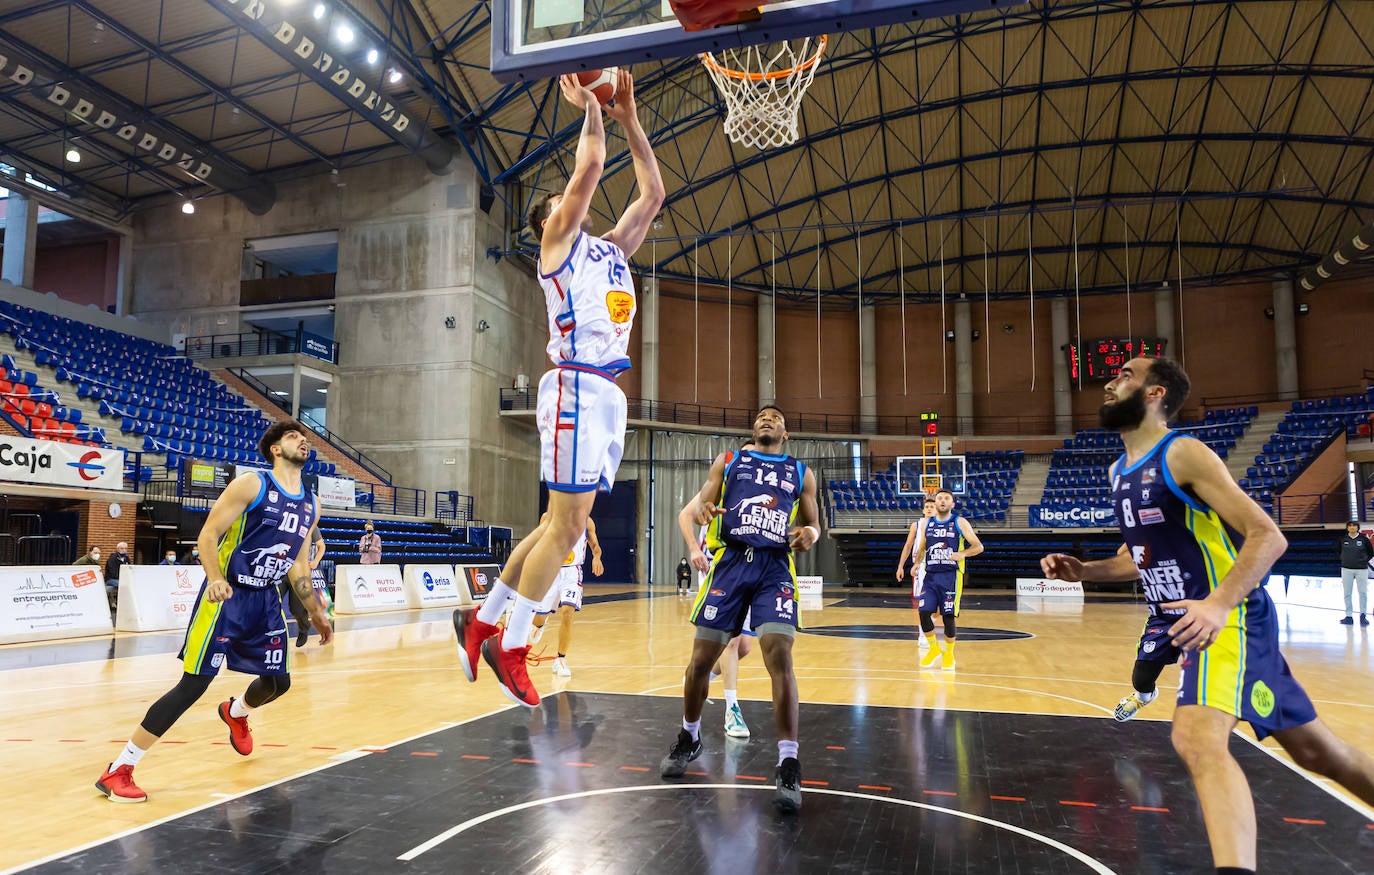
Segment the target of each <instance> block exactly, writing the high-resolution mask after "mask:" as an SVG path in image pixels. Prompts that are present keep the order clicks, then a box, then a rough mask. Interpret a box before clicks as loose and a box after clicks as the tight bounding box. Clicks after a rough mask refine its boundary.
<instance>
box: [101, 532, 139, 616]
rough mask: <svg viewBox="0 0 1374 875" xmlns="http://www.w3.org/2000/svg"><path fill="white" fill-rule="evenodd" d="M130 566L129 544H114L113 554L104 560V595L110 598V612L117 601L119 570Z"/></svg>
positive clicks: (125, 542)
mask: <svg viewBox="0 0 1374 875" xmlns="http://www.w3.org/2000/svg"><path fill="white" fill-rule="evenodd" d="M131 564H133V563H132V561H131V560H130V559H129V543H128V542H127V541H120V542H119V543H118V544H115V549H114V552H113V553H111V554H110V558H109V559H107V560H105V593H106V595H108V596H109V597H110V609H111V610H113V609H114V607H115V604H116V602H117V601H118V600H119V569H121V568H123V567H124V566H125V565H131Z"/></svg>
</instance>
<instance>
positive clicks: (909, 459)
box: [896, 456, 967, 498]
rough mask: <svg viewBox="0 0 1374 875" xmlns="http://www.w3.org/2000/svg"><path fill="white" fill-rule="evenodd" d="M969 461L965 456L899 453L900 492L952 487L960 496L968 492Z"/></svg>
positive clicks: (926, 492)
mask: <svg viewBox="0 0 1374 875" xmlns="http://www.w3.org/2000/svg"><path fill="white" fill-rule="evenodd" d="M966 469H967V465H966V463H965V457H963V456H898V457H897V489H896V492H897V494H898V495H933V494H935V492H936V491H937V490H940V489H948V490H949V491H950V492H951V493H953V494H954V496H955V497H956V498H957V497H959V496H961V495H963V494H964V492H965V491H966V489H965V485H966V483H965V481H966V479H967V478H966V474H967V470H966Z"/></svg>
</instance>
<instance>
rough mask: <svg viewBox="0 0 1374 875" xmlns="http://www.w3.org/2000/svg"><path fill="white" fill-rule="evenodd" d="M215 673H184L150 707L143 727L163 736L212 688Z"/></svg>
mask: <svg viewBox="0 0 1374 875" xmlns="http://www.w3.org/2000/svg"><path fill="white" fill-rule="evenodd" d="M212 680H214V675H198V674H182V676H181V680H180V681H178V682H177V685H176V686H175V687H172V688H171V689H170V690H168V691H167V692H166V693H164V694H163V696H162V698H161V699H158V700H157V701H156V702H154V703H153V704H152V706H151V707H149V708H148V713H147V714H146V715H144V717H143V723H142V724H141V725H142V727H143V728H144V729H145V730H147V731H148V732H150V733H152V734H153V735H155V736H157V737H158V738H161V737H162V736H163V735H164V734H166V732H167V730H169V729H171V728H172V724H173V723H175V722H177V721H178V720H180V719H181V715H182V714H185V713H186V711H187V709H189V708H190V707H191V706H192V705H194V704H195V703H196V700H198V699H199V698H200V697H201V696H203V695H205V691H206V690H208V689H209V688H210V681H212Z"/></svg>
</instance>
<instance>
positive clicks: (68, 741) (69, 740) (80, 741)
mask: <svg viewBox="0 0 1374 875" xmlns="http://www.w3.org/2000/svg"><path fill="white" fill-rule="evenodd" d="M58 741H60V742H62V743H63V744H85V743H86V739H84V738H59V739H58Z"/></svg>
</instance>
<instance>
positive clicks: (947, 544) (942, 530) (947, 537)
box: [925, 513, 964, 575]
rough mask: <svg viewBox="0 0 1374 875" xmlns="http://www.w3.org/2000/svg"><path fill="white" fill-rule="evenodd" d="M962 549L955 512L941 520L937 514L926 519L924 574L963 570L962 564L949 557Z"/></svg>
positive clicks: (957, 516) (957, 518)
mask: <svg viewBox="0 0 1374 875" xmlns="http://www.w3.org/2000/svg"><path fill="white" fill-rule="evenodd" d="M962 549H964V536H963V534H962V533H961V532H960V531H959V515H958V514H957V513H951V514H950V515H949V517H948V518H947V519H943V520H942V519H940V518H939V517H938V516H933V517H929V518H928V519H927V520H926V557H925V558H926V574H928V575H929V574H935V573H938V572H942V571H961V570H963V566H962V564H961V563H959V562H955V561H954V559H953V558H951V557H952V556H953V555H954V554H955V553H957V552H959V551H960V550H962Z"/></svg>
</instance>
